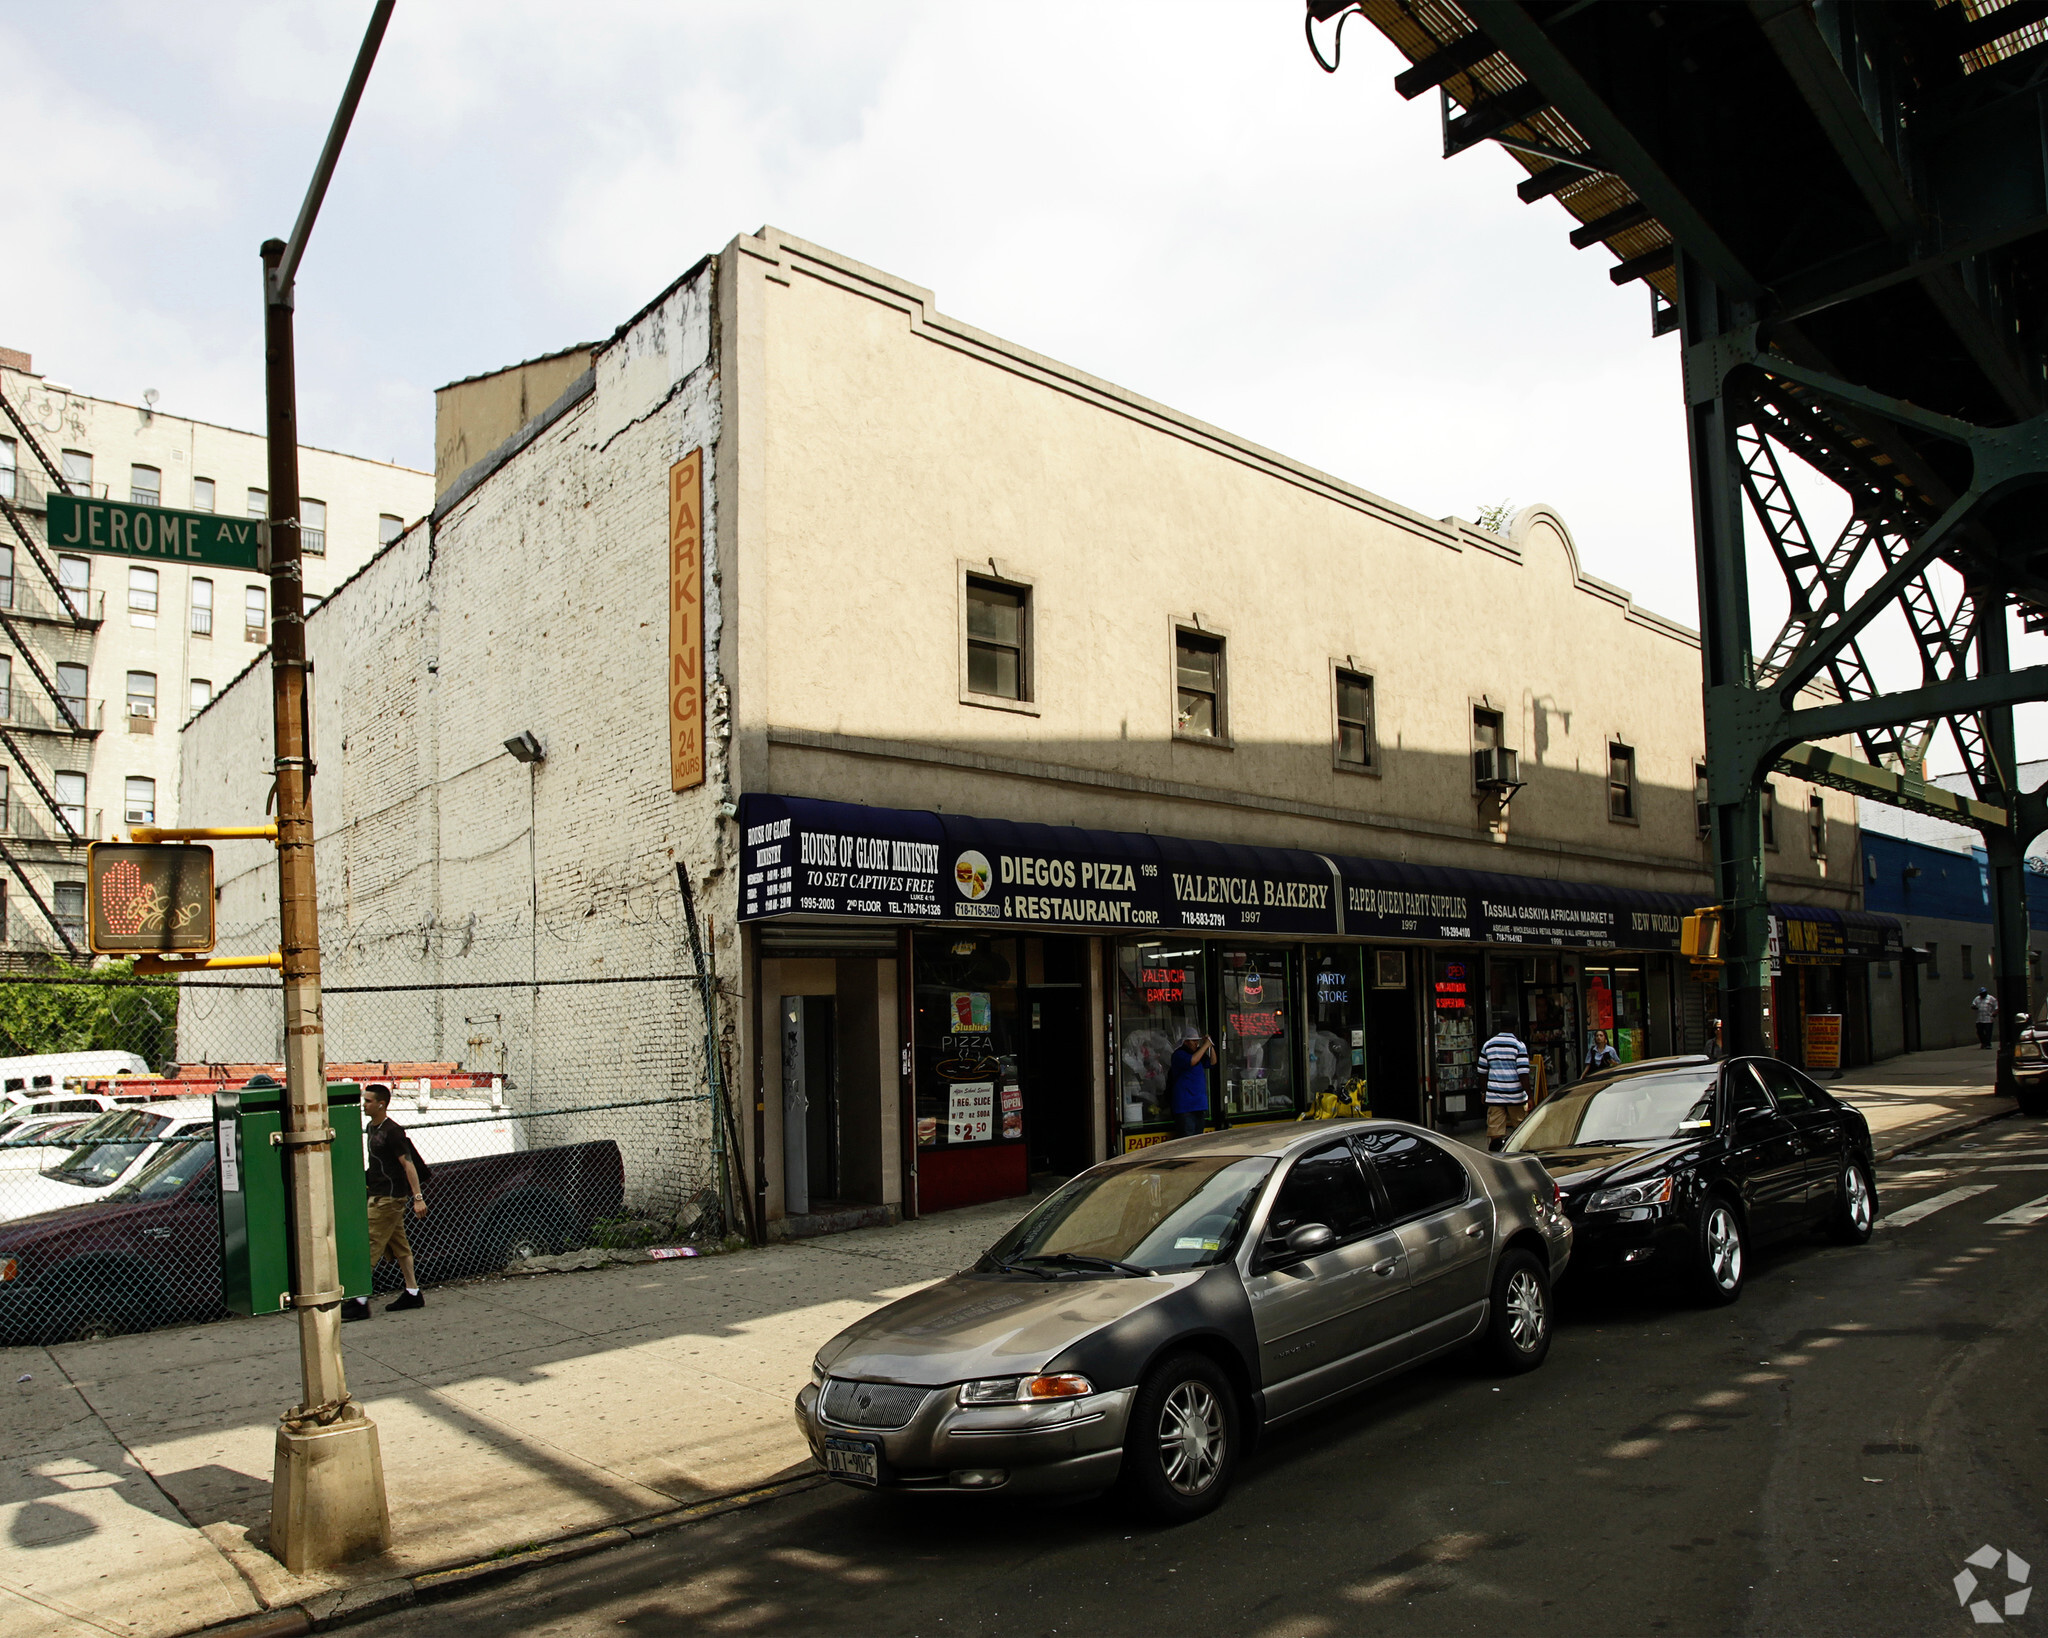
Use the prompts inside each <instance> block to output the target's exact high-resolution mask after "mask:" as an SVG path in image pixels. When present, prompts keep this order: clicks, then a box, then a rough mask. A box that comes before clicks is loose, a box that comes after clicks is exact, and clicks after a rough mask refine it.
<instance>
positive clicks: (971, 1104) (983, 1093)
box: [946, 1081, 1023, 1143]
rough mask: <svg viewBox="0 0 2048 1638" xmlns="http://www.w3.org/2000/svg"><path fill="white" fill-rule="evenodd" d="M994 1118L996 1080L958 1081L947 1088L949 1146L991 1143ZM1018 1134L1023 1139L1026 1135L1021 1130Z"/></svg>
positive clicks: (993, 1131)
mask: <svg viewBox="0 0 2048 1638" xmlns="http://www.w3.org/2000/svg"><path fill="white" fill-rule="evenodd" d="M995 1118H996V1083H995V1082H994V1081H955V1082H954V1083H953V1084H952V1085H951V1086H949V1087H947V1088H946V1141H947V1142H948V1143H986V1142H988V1140H989V1139H990V1138H992V1137H994V1136H995ZM1020 1124H1021V1123H1020ZM1018 1135H1019V1136H1020V1137H1021V1136H1022V1135H1023V1133H1022V1132H1021V1131H1020V1132H1019V1133H1018Z"/></svg>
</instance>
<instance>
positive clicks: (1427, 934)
mask: <svg viewBox="0 0 2048 1638" xmlns="http://www.w3.org/2000/svg"><path fill="white" fill-rule="evenodd" d="M740 826H741V832H742V847H741V871H742V875H741V889H740V919H741V920H742V921H763V920H768V919H770V918H781V917H786V916H787V917H797V916H830V917H844V916H853V917H860V918H864V919H875V920H881V921H889V922H913V923H914V922H920V921H932V922H952V923H963V922H964V923H970V924H974V923H980V924H990V923H995V924H1007V925H1018V926H1030V927H1041V928H1054V929H1060V930H1064V931H1072V932H1145V931H1150V930H1157V931H1160V932H1171V933H1181V932H1186V933H1281V934H1297V935H1300V934H1306V935H1310V936H1314V935H1319V934H1322V935H1330V936H1338V937H1353V938H1384V939H1416V940H1427V941H1431V942H1456V943H1466V942H1471V943H1479V944H1508V945H1514V944H1526V945H1535V946H1545V947H1549V948H1560V947H1562V948H1567V949H1573V948H1576V949H1622V950H1676V949H1677V948H1678V935H1679V921H1680V918H1681V917H1683V916H1686V915H1688V914H1690V913H1691V912H1692V911H1693V910H1694V909H1695V908H1696V907H1697V905H1698V904H1699V903H1700V902H1701V901H1700V900H1699V898H1698V897H1696V896H1693V895H1686V894H1678V893H1655V892H1649V891H1647V890H1643V889H1638V888H1626V887H1607V886H1603V885H1601V884H1598V883H1593V882H1570V881H1555V880H1550V879H1547V878H1544V877H1536V876H1510V875H1504V874H1500V873H1496V872H1492V871H1482V870H1457V869H1453V868H1450V867H1448V866H1443V865H1414V864H1397V863H1394V862H1392V861H1390V860H1385V859H1360V858H1352V857H1348V856H1344V855H1334V856H1333V855H1328V854H1321V853H1310V852H1306V851H1303V850H1300V849H1296V848H1272V847H1251V846H1246V845H1244V844H1241V843H1229V842H1203V841H1195V840H1191V839H1189V838H1186V837H1178V836H1147V835H1140V834H1137V833H1134V832H1130V831H1108V830H1083V829H1080V828H1078V827H1074V826H1068V825H1039V824H1020V823H1016V822H1013V821H1010V820H1003V819H981V818H974V817H970V816H968V815H965V814H950V813H932V812H927V811H923V810H917V809H907V808H871V807H863V806H860V805H858V804H855V803H851V802H822V801H818V800H815V799H813V798H810V797H800V796H766V795H748V796H743V797H742V798H741V799H740ZM1773 909H1774V910H1775V911H1776V912H1777V914H1778V915H1779V917H1780V919H1781V921H1783V922H1784V923H1785V924H1786V925H1788V926H1789V925H1790V924H1791V923H1793V922H1794V921H1797V922H1801V923H1807V924H1812V925H1814V926H1815V927H1818V926H1821V925H1825V926H1827V927H1828V928H1829V933H1828V934H1827V935H1826V941H1827V942H1828V943H1830V944H1831V945H1832V946H1833V947H1834V948H1835V949H1836V951H1837V952H1838V953H1837V954H1836V956H1835V959H1840V952H1842V951H1846V952H1847V953H1848V954H1850V955H1851V956H1860V955H1866V954H1877V953H1879V952H1880V951H1882V950H1884V949H1887V948H1888V949H1889V950H1891V951H1892V952H1894V953H1895V952H1896V951H1897V949H1898V948H1899V942H1898V924H1897V923H1896V922H1893V921H1891V920H1890V919H1889V918H1887V917H1883V916H1872V915H1868V914H1866V913H1865V912H1862V911H1835V910H1823V909H1820V908H1819V907H1816V906H1808V905H1791V906H1774V907H1773ZM1852 929H1853V932H1852ZM1885 929H1889V933H1888V934H1887V933H1886V932H1885ZM1801 936H1802V937H1804V936H1806V935H1805V934H1804V933H1803V932H1802V934H1801ZM1814 936H1815V937H1816V938H1820V937H1821V936H1822V935H1819V934H1815V935H1814Z"/></svg>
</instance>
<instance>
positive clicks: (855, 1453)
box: [825, 1439, 882, 1484]
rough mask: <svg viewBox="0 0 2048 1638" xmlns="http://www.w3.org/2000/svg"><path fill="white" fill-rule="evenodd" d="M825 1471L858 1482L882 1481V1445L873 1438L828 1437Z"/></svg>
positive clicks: (836, 1476)
mask: <svg viewBox="0 0 2048 1638" xmlns="http://www.w3.org/2000/svg"><path fill="white" fill-rule="evenodd" d="M825 1471H826V1472H827V1473H829V1474H831V1475H832V1476H833V1477H834V1478H835V1479H852V1480H853V1481H854V1482H855V1483H857V1484H880V1483H881V1482H882V1447H881V1446H880V1445H878V1444H876V1443H875V1442H874V1441H873V1440H872V1439H827V1440H826V1441H825Z"/></svg>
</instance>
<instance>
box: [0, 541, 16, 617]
mask: <svg viewBox="0 0 2048 1638" xmlns="http://www.w3.org/2000/svg"><path fill="white" fill-rule="evenodd" d="M13 607H14V548H13V547H12V546H0V609H11V608H13Z"/></svg>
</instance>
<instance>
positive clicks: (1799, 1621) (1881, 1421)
mask: <svg viewBox="0 0 2048 1638" xmlns="http://www.w3.org/2000/svg"><path fill="white" fill-rule="evenodd" d="M1879 1192H1880V1213H1881V1214H1891V1213H1902V1214H1903V1215H1902V1216H1901V1217H1899V1218H1897V1219H1895V1220H1892V1221H1885V1222H1881V1223H1880V1226H1879V1228H1878V1231H1877V1233H1876V1235H1875V1236H1874V1237H1873V1239H1872V1241H1871V1243H1870V1244H1869V1245H1868V1246H1866V1247H1858V1248H1852V1247H1841V1246H1833V1245H1829V1244H1826V1243H1824V1242H1822V1241H1820V1240H1819V1239H1813V1240H1802V1241H1799V1242H1796V1243H1793V1244H1791V1245H1787V1246H1782V1247H1780V1248H1778V1249H1776V1250H1775V1251H1771V1252H1766V1253H1763V1254H1761V1255H1759V1256H1757V1257H1756V1258H1755V1259H1753V1262H1752V1267H1751V1278H1750V1284H1749V1287H1748V1289H1747V1291H1746V1292H1745V1294H1744V1296H1743V1298H1742V1300H1741V1301H1740V1302H1739V1303H1737V1304H1736V1305H1735V1306H1733V1307H1732V1308H1726V1309H1713V1310H1707V1309H1700V1308H1697V1307H1692V1306H1689V1305H1687V1304H1685V1303H1683V1302H1681V1301H1677V1300H1673V1299H1669V1298H1665V1297H1661V1296H1657V1295H1649V1294H1635V1295H1619V1296H1618V1295H1615V1294H1611V1293H1601V1292H1597V1291H1578V1292H1572V1291H1570V1290H1569V1289H1567V1290H1566V1291H1565V1292H1563V1293H1561V1296H1562V1298H1563V1300H1562V1301H1561V1303H1560V1316H1559V1326H1558V1333H1557V1338H1556V1343H1555V1346H1554V1347H1553V1349H1552V1352H1551V1355H1550V1358H1549V1361H1548V1363H1547V1364H1546V1365H1545V1366H1544V1367H1543V1368H1542V1369H1541V1370H1539V1371H1537V1372H1535V1373H1533V1374H1532V1375H1529V1376H1525V1377H1519V1378H1514V1379H1510V1380H1506V1381H1503V1380H1501V1379H1499V1378H1495V1377H1492V1376H1488V1375H1486V1374H1485V1373H1484V1372H1483V1371H1482V1370H1481V1369H1480V1368H1479V1366H1478V1365H1477V1364H1476V1363H1469V1362H1466V1361H1465V1360H1463V1359H1462V1358H1461V1359H1458V1360H1455V1361H1453V1362H1450V1363H1440V1364H1438V1365H1436V1366H1433V1367H1430V1368H1428V1369H1426V1370H1423V1371H1418V1372H1415V1373H1412V1374H1411V1375H1409V1376H1408V1377H1405V1378H1403V1379H1400V1380H1398V1381H1396V1382H1394V1383H1392V1384H1390V1385H1385V1386H1382V1387H1381V1388H1379V1389H1376V1390H1374V1391H1371V1392H1369V1393H1368V1394H1366V1395H1364V1396H1363V1397H1361V1398H1360V1399H1358V1400H1356V1401H1354V1402H1353V1403H1352V1404H1350V1405H1348V1406H1346V1407H1344V1408H1342V1409H1339V1410H1337V1411H1335V1412H1332V1413H1330V1414H1326V1415H1323V1416H1321V1417H1319V1418H1317V1419H1315V1420H1314V1421H1312V1422H1311V1423H1310V1424H1308V1425H1306V1426H1302V1427H1298V1428H1295V1429H1292V1430H1290V1431H1288V1432H1287V1433H1285V1434H1283V1435H1279V1436H1276V1437H1274V1438H1273V1439H1271V1440H1270V1441H1269V1442H1268V1443H1267V1444H1266V1446H1265V1447H1264V1448H1263V1449H1262V1450H1261V1451H1260V1453H1259V1454H1258V1456H1257V1457H1256V1458H1255V1460H1254V1461H1253V1462H1252V1463H1251V1465H1250V1466H1249V1467H1248V1468H1247V1469H1244V1470H1242V1471H1241V1473H1240V1477H1239V1481H1238V1484H1237V1486H1236V1488H1235V1490H1234V1491H1233V1493H1232V1494H1231V1496H1230V1498H1229V1500H1228V1501H1227V1502H1226V1503H1225V1505H1224V1506H1223V1507H1222V1509H1221V1510H1220V1511H1218V1512H1217V1513H1214V1514H1212V1515H1211V1516H1210V1517H1208V1518H1206V1519H1203V1520H1201V1521H1200V1522H1198V1523H1195V1524H1193V1525H1189V1526H1186V1527H1183V1528H1180V1529H1172V1530H1166V1529H1158V1528H1152V1527H1147V1526H1141V1525H1137V1524H1134V1523H1133V1522H1131V1521H1130V1520H1128V1519H1126V1518H1125V1517H1123V1516H1122V1515H1121V1514H1120V1513H1119V1511H1118V1510H1117V1508H1116V1506H1115V1505H1114V1503H1112V1502H1107V1501H1105V1502H1096V1503H1091V1504H1087V1505H1084V1506H1079V1507H1069V1508H1064V1509H1056V1510H1055V1509H1046V1510H1034V1509H1027V1508H1023V1507H1018V1506H1014V1505H1005V1504H1003V1503H1001V1502H999V1501H990V1502H988V1503H986V1504H982V1505H970V1504H968V1502H967V1500H965V1499H954V1500H949V1501H946V1502H943V1503H936V1504H925V1505H913V1504H912V1503H909V1502H891V1501H889V1500H886V1499H881V1498H877V1497H874V1496H870V1495H867V1494H864V1493H859V1492H854V1491H849V1490H846V1489H842V1488H839V1487H836V1486H828V1487H824V1488H820V1489H817V1490H814V1491H810V1492H807V1493H803V1494H800V1495H797V1496H793V1497H789V1498H786V1499H784V1500H781V1501H778V1502H774V1503H771V1504H768V1505H764V1506H761V1507H757V1508H753V1509H751V1510H748V1511H745V1512H739V1513H734V1514H729V1515H726V1516H724V1517H722V1518H718V1519H715V1520H711V1521H708V1522H705V1523H702V1524H699V1525H696V1526H691V1527H686V1528H684V1529H681V1530H677V1531H673V1532H670V1533H668V1534H666V1535H661V1536H656V1537H653V1538H650V1539H648V1540H645V1541H641V1542H637V1543H634V1544H633V1545H631V1546H628V1547H623V1548H618V1549H615V1550H613V1551H611V1552H608V1553H604V1554H600V1555H596V1556H592V1557H589V1558H585V1559H581V1560H577V1561H574V1562H572V1563H568V1564H563V1565H560V1566H557V1567H555V1568H553V1569H551V1570H544V1571H540V1572H537V1573H534V1574H531V1575H528V1576H526V1577H523V1578H520V1579H518V1580H514V1581H510V1582H507V1583H502V1584H500V1585H499V1586H497V1587H495V1588H486V1589H483V1590H480V1591H478V1592H476V1593H473V1594H471V1595H469V1596H468V1597H466V1598H462V1599H459V1600H453V1601H450V1602H446V1603H439V1604H434V1605H428V1606H421V1607H417V1608H414V1609H411V1610H407V1611H402V1612H400V1613H398V1614H396V1615H392V1616H388V1617H385V1618H383V1619H382V1620H379V1621H376V1622H373V1623H370V1624H369V1625H368V1626H366V1627H365V1628H363V1629H360V1630H364V1631H366V1632H374V1633H382V1634H397V1633H412V1632H418V1633H423V1634H424V1633H436V1634H438V1633H443V1632H447V1631H451V1630H460V1631H462V1632H464V1633H466V1634H495V1633H505V1634H512V1633H522V1634H523V1633H536V1634H538V1633H549V1634H584V1633H589V1634H595V1633H600V1632H603V1633H617V1632H619V1631H622V1630H623V1631H626V1632H646V1633H650V1634H652V1633H662V1634H668V1633H673V1632H676V1631H701V1632H711V1633H819V1634H826V1633H830V1634H858V1633H888V1634H897V1633H907V1634H922V1635H927V1638H929V1635H942V1634H943V1635H953V1638H959V1635H963V1634H965V1635H974V1634H991V1635H994V1634H1053V1633H1072V1634H1081V1633H1172V1634H1188V1635H1195V1634H1212V1633H1228V1634H1240V1633H1242V1634H1259V1635H1270V1638H1286V1635H1301V1638H1317V1635H1321V1634H1338V1633H1351V1632H1363V1631H1371V1632H1374V1633H1391V1634H1404V1633H1418V1634H1423V1633H1427V1634H1436V1633H1462V1632H1475V1633H1501V1632H1515V1633H1518V1634H1529V1633H1558V1634H1567V1633H1569V1634H1573V1635H1575V1638H1585V1635H1594V1638H1600V1635H1607V1634H1617V1635H1618V1634H1641V1633H1658V1634H1667V1633H1668V1634H1692V1633H1701V1634H1722V1633H1758V1634H1772V1635H1782V1634H1835V1633H1840V1634H1855V1635H1858V1638H1869V1635H1877V1634H1893V1633H1896V1634H1902V1635H1912V1638H1922V1635H1925V1634H1929V1633H1937V1632H1942V1631H1955V1632H1962V1631H1967V1630H1976V1629H1977V1627H1978V1626H1979V1624H1980V1623H1979V1622H1978V1621H1977V1620H1976V1619H1973V1617H1972V1615H1971V1613H1970V1612H1969V1610H1968V1609H1966V1608H1964V1607H1963V1606H1962V1605H1961V1603H1959V1601H1958V1597H1957V1590H1956V1587H1955V1584H1954V1583H1955V1578H1956V1576H1957V1574H1958V1572H1959V1571H1961V1570H1962V1569H1963V1568H1964V1560H1965V1559H1966V1558H1967V1557H1968V1556H1969V1555H1971V1554H1973V1553H1976V1552H1977V1551H1978V1549H1980V1548H1982V1547H1984V1546H1986V1545H1990V1546H1993V1547H1996V1548H1998V1549H2001V1550H2009V1551H2011V1552H2014V1553H2016V1554H2017V1555H2018V1557H2019V1559H2020V1560H2023V1561H2025V1564H2026V1566H2027V1567H2028V1571H2029V1579H2030V1580H2032V1579H2037V1578H2039V1577H2040V1576H2043V1575H2048V1460H2044V1458H2048V1425H2044V1424H2048V1351H2044V1349H2043V1347H2042V1343H2043V1339H2044V1320H2048V1124H2043V1123H2040V1122H2022V1121H2018V1120H2008V1121H2001V1122H1998V1123H1997V1124H1995V1125H1993V1126H1991V1127H1987V1128H1984V1129H1982V1130H1980V1131H1979V1132H1977V1133H1974V1134H1971V1135H1970V1136H1968V1137H1965V1138H1963V1139H1959V1140H1954V1141H1951V1142H1949V1143H1946V1144H1943V1145H1941V1146H1940V1147H1938V1148H1936V1149H1933V1150H1930V1151H1927V1152H1924V1153H1922V1154H1919V1155H1915V1156H1911V1157H1908V1158H1906V1159H1904V1160H1901V1161H1900V1162H1897V1163H1895V1164H1893V1165H1890V1166H1887V1167H1885V1168H1884V1169H1883V1171H1882V1173H1881V1175H1880V1179H1879ZM2030 1207H2031V1209H2029V1208H2030ZM819 1340H820V1341H822V1340H824V1339H823V1338H820V1339H819ZM2033 1566H2040V1567H2041V1568H2040V1569H2039V1570H2038V1571H2036V1570H2034V1569H2033V1568H2032V1567H2033ZM1974 1573H1975V1574H1976V1576H1977V1578H1978V1581H1979V1583H1980V1586H1979V1588H1978V1589H1977V1590H1976V1592H1975V1593H1974V1595H1973V1596H1975V1597H1978V1598H1982V1597H1985V1596H1987V1595H1988V1596H1990V1597H1992V1598H1993V1599H1994V1601H1995V1602H1997V1603H1998V1604H1999V1605H2000V1606H2002V1604H2003V1600H2004V1599H2005V1597H2006V1595H2007V1594H2009V1593H2012V1592H2015V1591H2017V1590H2019V1589H2018V1588H2017V1586H2015V1585H2014V1584H2011V1583H2010V1582H2009V1579H2008V1564H2007V1561H2006V1560H2004V1559H2002V1558H2001V1559H2000V1560H1999V1562H1998V1563H1997V1564H1996V1565H1995V1566H1990V1567H1984V1568H1979V1569H1977V1570H1975V1571H1974ZM2029 1620H2031V1621H2033V1622H2035V1623H2040V1622H2044V1621H2048V1607H2044V1608H2036V1609H2034V1610H2032V1611H2031V1612H2025V1613H2016V1614H2015V1617H2014V1619H2013V1621H2012V1622H2011V1623H2010V1624H2013V1625H2017V1626H2018V1627H2019V1628H2020V1629H2021V1630H2022V1631H2024V1630H2025V1627H2026V1625H2027V1624H2028V1621H2029Z"/></svg>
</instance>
